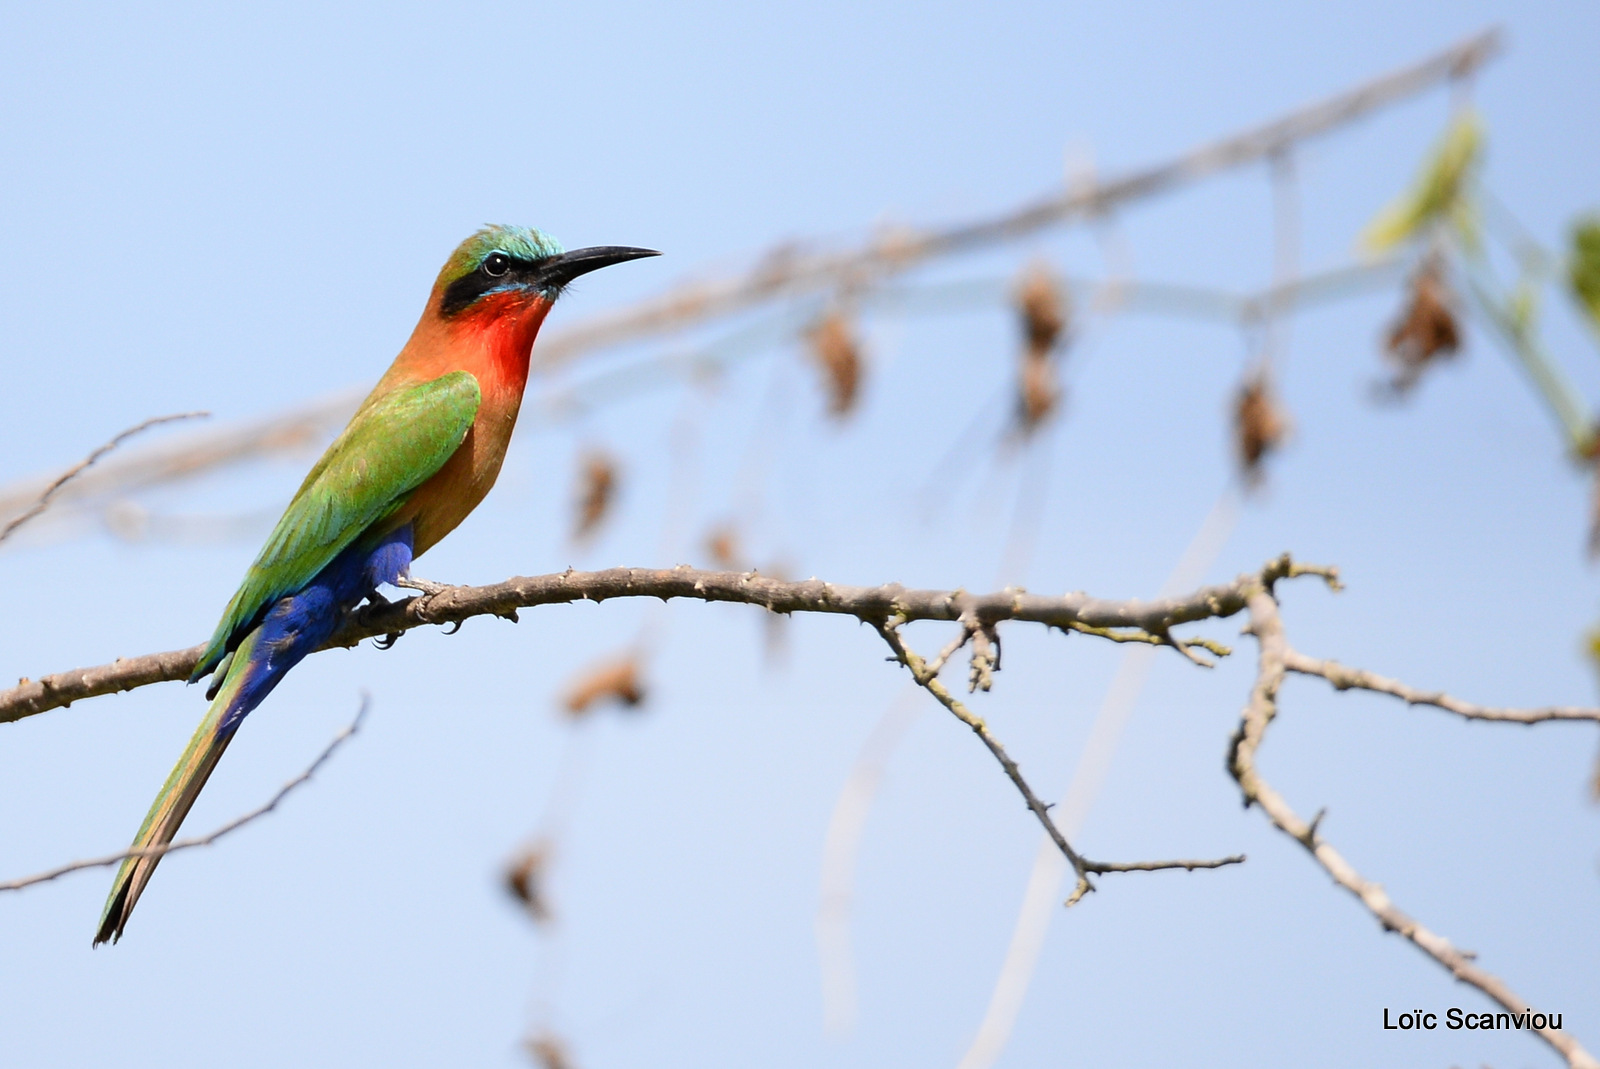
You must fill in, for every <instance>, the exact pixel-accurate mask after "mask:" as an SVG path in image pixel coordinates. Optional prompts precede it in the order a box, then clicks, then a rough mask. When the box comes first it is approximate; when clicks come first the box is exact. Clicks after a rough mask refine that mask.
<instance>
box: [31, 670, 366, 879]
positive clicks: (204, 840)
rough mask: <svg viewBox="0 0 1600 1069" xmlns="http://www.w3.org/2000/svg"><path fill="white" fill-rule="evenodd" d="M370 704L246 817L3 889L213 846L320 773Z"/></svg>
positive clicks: (76, 864)
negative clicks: (181, 837)
mask: <svg viewBox="0 0 1600 1069" xmlns="http://www.w3.org/2000/svg"><path fill="white" fill-rule="evenodd" d="M370 704H371V699H370V697H369V696H368V695H366V694H363V695H362V696H361V708H360V709H358V710H356V715H355V719H354V720H351V721H350V723H349V724H348V725H346V726H345V728H344V730H342V731H340V732H339V733H338V734H337V735H335V736H334V737H333V740H332V741H331V742H329V743H328V745H327V746H325V747H323V750H322V752H321V753H320V754H318V755H317V757H316V760H314V761H312V762H311V764H309V765H307V766H306V769H305V771H304V772H302V773H300V774H299V775H298V776H296V777H295V778H294V779H292V780H290V781H289V782H288V783H285V784H284V785H283V786H282V787H280V788H278V793H277V794H274V795H273V796H272V797H271V798H270V799H268V800H267V802H266V804H265V805H262V806H258V807H256V808H255V809H252V810H250V812H248V813H245V814H244V815H243V816H239V817H235V818H234V819H232V820H230V821H228V823H226V824H224V825H222V827H220V828H217V829H216V830H215V831H213V832H211V833H210V834H208V835H202V836H199V837H198V838H194V839H176V840H174V841H172V842H170V843H165V844H163V845H161V846H147V847H144V848H143V849H139V850H124V851H123V852H122V853H120V854H107V855H106V856H105V857H95V858H89V859H88V860H86V861H73V862H70V863H69V864H66V865H59V866H57V867H56V868H53V869H49V870H47V871H45V872H39V873H35V874H34V875H32V876H24V877H21V878H20V879H16V880H7V881H6V882H4V883H0V891H18V890H21V889H22V888H24V887H32V886H33V885H34V884H37V883H47V882H49V881H50V880H54V879H57V878H59V877H61V876H65V875H66V874H67V873H69V872H78V871H80V870H82V869H99V868H106V867H108V866H110V865H116V864H118V863H120V862H122V861H125V860H127V859H128V858H135V857H164V856H165V855H167V854H170V853H173V852H174V851H177V850H188V849H189V848H190V847H195V846H210V845H211V844H212V843H214V842H216V841H217V840H218V839H220V838H222V837H223V836H224V835H227V834H228V833H229V832H234V831H238V830H239V829H240V828H242V827H244V826H245V825H246V824H249V823H250V822H251V821H254V820H258V819H260V818H261V817H264V816H266V815H267V814H268V813H270V812H272V811H273V810H274V809H276V808H278V803H279V802H282V801H283V800H284V799H285V798H286V797H288V795H289V792H290V791H293V790H294V789H295V788H296V787H299V786H300V785H301V784H303V783H305V782H306V781H307V780H309V779H310V778H311V777H312V776H314V775H316V773H317V770H318V769H320V768H321V767H322V766H323V764H324V763H326V762H327V760H328V758H330V757H332V756H333V751H335V750H337V749H338V748H339V746H340V745H341V744H342V743H343V742H344V741H345V740H346V739H348V738H349V737H350V736H352V735H354V734H355V733H356V732H357V731H359V730H360V729H361V721H362V720H363V719H364V718H365V717H366V715H367V707H368V706H369V705H370Z"/></svg>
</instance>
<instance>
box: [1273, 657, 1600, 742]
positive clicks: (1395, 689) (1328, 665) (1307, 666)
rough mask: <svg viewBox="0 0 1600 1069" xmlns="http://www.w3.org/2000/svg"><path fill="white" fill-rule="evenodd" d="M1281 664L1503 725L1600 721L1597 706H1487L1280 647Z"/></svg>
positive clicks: (1341, 686)
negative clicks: (1586, 707)
mask: <svg viewBox="0 0 1600 1069" xmlns="http://www.w3.org/2000/svg"><path fill="white" fill-rule="evenodd" d="M1283 666H1284V667H1285V668H1286V669H1288V670H1289V671H1291V672H1299V673H1300V674H1301V675H1308V676H1321V677H1322V678H1323V679H1326V680H1327V681H1328V682H1329V683H1331V684H1332V685H1333V686H1334V688H1335V689H1337V690H1352V689H1354V690H1370V691H1374V692H1376V693H1378V694H1389V695H1393V696H1394V697H1396V698H1399V699H1400V700H1401V701H1403V702H1405V703H1406V704H1407V705H1431V706H1434V707H1435V708H1438V709H1443V710H1445V711H1446V712H1449V713H1455V714H1456V715H1457V716H1460V717H1464V718H1466V719H1468V720H1494V721H1498V722H1500V723H1504V724H1542V723H1544V722H1545V721H1547V720H1590V721H1600V709H1584V708H1581V707H1578V706H1571V705H1551V706H1545V707H1544V708H1540V709H1498V708H1495V707H1493V706H1488V705H1475V704H1473V703H1472V702H1464V701H1462V700H1461V699H1459V698H1452V697H1451V696H1450V695H1448V694H1445V693H1442V692H1441V691H1436V690H1418V689H1416V688H1415V687H1410V686H1407V685H1406V684H1404V683H1402V682H1400V681H1399V680H1398V679H1389V678H1388V677H1387V676H1380V675H1378V674H1377V673H1375V672H1368V671H1366V670H1365V669H1362V668H1350V667H1348V666H1346V665H1342V664H1340V663H1339V662H1338V661H1323V660H1318V659H1317V658H1315V657H1307V656H1306V655H1305V654H1303V653H1301V652H1300V651H1298V650H1294V649H1288V648H1287V647H1286V648H1285V650H1284V660H1283Z"/></svg>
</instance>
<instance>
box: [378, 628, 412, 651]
mask: <svg viewBox="0 0 1600 1069" xmlns="http://www.w3.org/2000/svg"><path fill="white" fill-rule="evenodd" d="M403 634H405V632H404V631H390V632H389V633H388V634H386V635H380V636H378V637H377V638H375V639H373V640H372V644H373V645H374V646H376V647H378V648H379V649H380V650H387V649H393V648H394V644H395V643H396V642H399V641H400V636H401V635H403Z"/></svg>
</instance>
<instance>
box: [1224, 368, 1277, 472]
mask: <svg viewBox="0 0 1600 1069" xmlns="http://www.w3.org/2000/svg"><path fill="white" fill-rule="evenodd" d="M1288 430H1289V424H1288V420H1287V419H1286V418H1285V417H1284V415H1283V410H1282V409H1281V408H1280V407H1279V405H1278V400H1277V398H1276V397H1275V396H1274V395H1273V392H1272V387H1271V384H1270V383H1268V381H1267V376H1266V374H1265V372H1261V371H1257V372H1254V373H1253V374H1251V375H1250V377H1249V378H1247V379H1245V381H1244V384H1243V385H1242V386H1240V387H1239V393H1238V396H1237V397H1236V398H1235V400H1234V403H1233V439H1234V446H1235V448H1236V449H1237V451H1238V454H1239V465H1240V467H1241V468H1242V469H1243V471H1244V477H1245V482H1246V484H1247V485H1250V486H1254V485H1256V484H1257V483H1259V482H1260V481H1261V477H1262V470H1261V465H1262V462H1263V461H1264V460H1265V459H1266V456H1267V454H1268V453H1270V452H1272V451H1273V450H1275V449H1277V448H1278V446H1279V445H1280V444H1282V442H1283V437H1284V435H1285V434H1287V433H1288Z"/></svg>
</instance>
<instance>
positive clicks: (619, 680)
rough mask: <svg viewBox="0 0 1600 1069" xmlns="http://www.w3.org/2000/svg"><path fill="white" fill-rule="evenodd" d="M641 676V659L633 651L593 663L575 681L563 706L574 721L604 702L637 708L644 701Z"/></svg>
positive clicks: (568, 690)
mask: <svg viewBox="0 0 1600 1069" xmlns="http://www.w3.org/2000/svg"><path fill="white" fill-rule="evenodd" d="M639 675H640V672H639V660H638V658H637V657H636V656H634V655H632V654H629V655H628V656H626V657H623V658H621V659H619V660H614V661H604V662H601V663H600V664H597V665H592V666H590V667H589V668H588V669H586V670H585V671H583V672H582V673H581V674H580V675H579V676H578V677H577V678H576V679H574V680H573V681H572V684H571V686H569V687H568V688H567V693H566V696H565V697H564V698H562V700H561V704H562V707H563V708H565V709H566V711H567V715H568V716H569V717H571V718H572V719H573V720H580V719H582V718H583V717H585V716H587V715H588V714H589V712H590V711H591V709H593V708H594V706H596V705H599V704H601V703H603V702H616V703H617V704H619V705H622V706H625V707H627V708H633V707H634V706H637V705H639V704H640V703H641V702H643V701H644V686H643V684H642V683H641V682H640V681H639Z"/></svg>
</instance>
